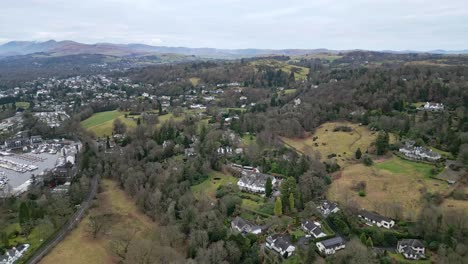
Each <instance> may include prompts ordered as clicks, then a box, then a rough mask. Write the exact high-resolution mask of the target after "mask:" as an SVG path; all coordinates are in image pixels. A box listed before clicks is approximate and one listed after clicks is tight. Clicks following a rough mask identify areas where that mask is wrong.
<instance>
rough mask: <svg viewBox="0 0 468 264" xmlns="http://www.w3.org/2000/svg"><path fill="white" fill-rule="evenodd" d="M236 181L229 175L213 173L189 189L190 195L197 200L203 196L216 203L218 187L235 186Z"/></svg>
mask: <svg viewBox="0 0 468 264" xmlns="http://www.w3.org/2000/svg"><path fill="white" fill-rule="evenodd" d="M237 181H238V179H237V178H236V177H234V176H232V175H230V174H223V173H221V172H217V171H213V172H211V173H210V174H209V175H208V179H206V180H205V181H203V182H202V183H200V184H197V185H194V186H192V187H191V188H192V193H193V195H194V196H195V198H197V199H200V198H201V197H202V195H205V196H207V197H208V198H210V199H211V200H212V201H216V200H217V199H216V190H217V189H218V187H219V186H222V185H224V186H227V185H236V184H237Z"/></svg>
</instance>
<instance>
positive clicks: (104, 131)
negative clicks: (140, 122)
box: [81, 110, 136, 137]
mask: <svg viewBox="0 0 468 264" xmlns="http://www.w3.org/2000/svg"><path fill="white" fill-rule="evenodd" d="M126 113H127V112H120V111H117V110H114V111H107V112H100V113H96V114H93V115H92V116H91V117H90V118H88V119H86V120H84V121H82V122H81V126H83V127H84V128H85V129H87V130H88V131H91V132H94V134H95V135H96V136H98V137H105V136H111V135H112V129H113V124H114V120H115V119H117V118H118V119H120V121H122V123H124V124H125V125H127V128H133V127H135V126H136V122H135V121H133V120H129V119H127V118H125V114H126Z"/></svg>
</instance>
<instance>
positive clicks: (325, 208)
mask: <svg viewBox="0 0 468 264" xmlns="http://www.w3.org/2000/svg"><path fill="white" fill-rule="evenodd" d="M317 209H318V210H319V211H320V212H321V213H322V214H323V216H325V217H327V216H329V215H330V214H334V213H336V212H338V211H339V210H340V208H338V205H337V204H336V203H334V202H330V201H327V200H323V201H321V202H320V205H319V206H318V207H317Z"/></svg>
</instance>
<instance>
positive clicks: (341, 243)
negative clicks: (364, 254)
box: [315, 236, 346, 255]
mask: <svg viewBox="0 0 468 264" xmlns="http://www.w3.org/2000/svg"><path fill="white" fill-rule="evenodd" d="M315 245H316V246H317V248H318V250H319V251H320V252H321V253H323V254H325V255H332V254H335V252H336V251H338V250H340V249H343V248H345V247H346V242H345V240H344V239H343V238H342V237H340V236H337V237H334V238H330V239H327V240H323V241H320V242H317V243H316V244H315Z"/></svg>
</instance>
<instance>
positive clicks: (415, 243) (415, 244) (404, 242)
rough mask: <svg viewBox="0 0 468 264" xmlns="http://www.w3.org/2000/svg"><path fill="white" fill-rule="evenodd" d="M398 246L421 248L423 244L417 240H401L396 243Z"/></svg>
mask: <svg viewBox="0 0 468 264" xmlns="http://www.w3.org/2000/svg"><path fill="white" fill-rule="evenodd" d="M398 245H402V246H410V247H415V248H423V247H424V244H423V242H421V240H419V239H403V240H400V241H398Z"/></svg>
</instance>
